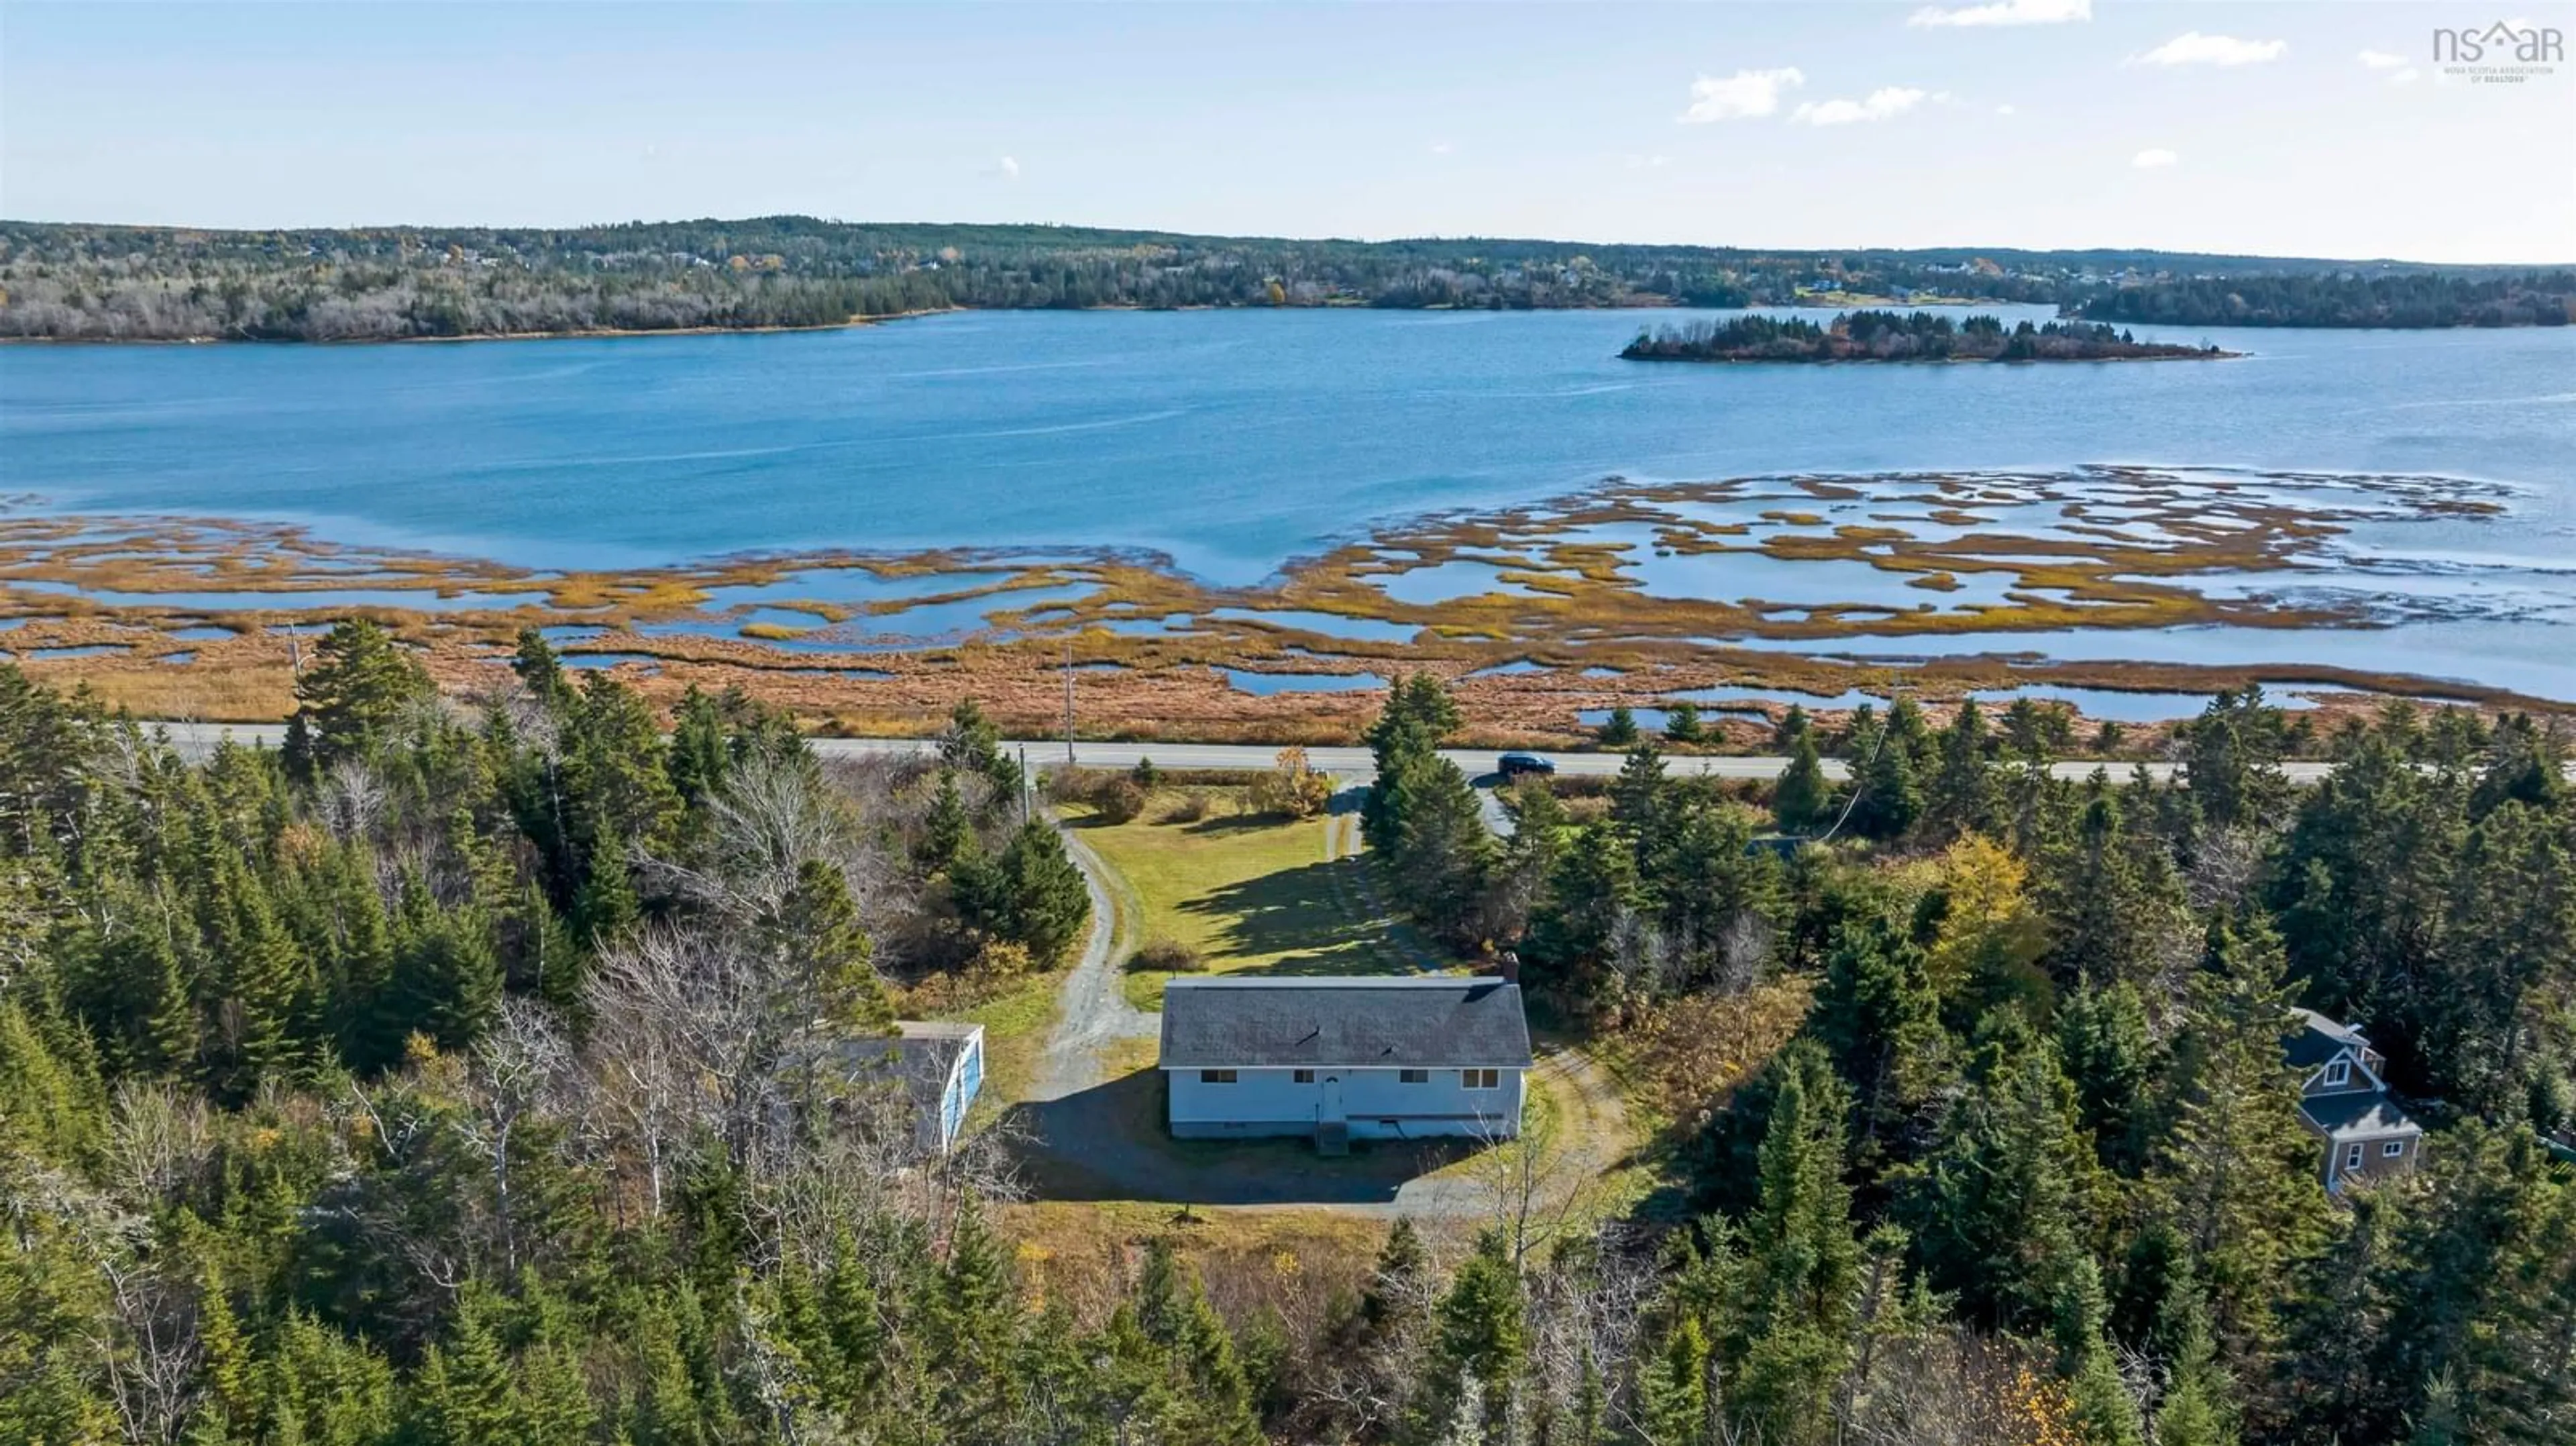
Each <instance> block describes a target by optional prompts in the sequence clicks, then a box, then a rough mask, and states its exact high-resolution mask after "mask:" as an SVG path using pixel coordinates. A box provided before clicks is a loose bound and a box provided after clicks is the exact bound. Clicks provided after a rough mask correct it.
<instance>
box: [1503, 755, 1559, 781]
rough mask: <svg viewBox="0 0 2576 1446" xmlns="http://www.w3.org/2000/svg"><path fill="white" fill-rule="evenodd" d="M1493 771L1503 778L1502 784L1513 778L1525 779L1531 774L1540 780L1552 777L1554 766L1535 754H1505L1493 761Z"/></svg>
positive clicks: (1554, 770)
mask: <svg viewBox="0 0 2576 1446" xmlns="http://www.w3.org/2000/svg"><path fill="white" fill-rule="evenodd" d="M1494 771H1495V772H1496V773H1499V774H1501V775H1502V776H1503V781H1504V782H1506V783H1509V782H1510V781H1512V780H1513V779H1515V778H1525V777H1527V776H1528V775H1530V774H1533V773H1535V774H1537V775H1538V776H1539V777H1541V778H1547V777H1550V776H1553V775H1554V774H1555V772H1556V765H1555V764H1553V763H1550V762H1548V761H1547V760H1546V759H1544V758H1541V757H1539V756H1538V755H1537V754H1535V753H1506V754H1504V755H1503V756H1502V757H1500V758H1498V759H1496V760H1494Z"/></svg>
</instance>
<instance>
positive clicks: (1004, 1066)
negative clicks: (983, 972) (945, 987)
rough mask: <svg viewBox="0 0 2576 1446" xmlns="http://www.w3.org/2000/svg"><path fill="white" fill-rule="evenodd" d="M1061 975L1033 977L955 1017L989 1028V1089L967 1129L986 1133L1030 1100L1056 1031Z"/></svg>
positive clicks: (986, 1036)
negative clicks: (986, 1127)
mask: <svg viewBox="0 0 2576 1446" xmlns="http://www.w3.org/2000/svg"><path fill="white" fill-rule="evenodd" d="M1063 983H1064V976H1063V975H1061V974H1033V975H1031V976H1029V977H1028V978H1027V979H1024V980H1021V981H1020V982H1019V983H1018V984H1017V985H1016V986H1015V987H1013V988H1012V989H1010V990H1009V991H1007V992H1005V993H1002V994H998V995H996V996H994V997H993V998H991V999H987V1000H985V1001H983V1002H982V1003H980V1004H977V1005H975V1006H973V1007H972V1008H969V1009H964V1010H960V1011H957V1012H956V1013H955V1014H954V1015H953V1016H950V1017H953V1018H956V1019H959V1020H963V1021H966V1022H969V1023H974V1024H980V1025H982V1026H984V1086H983V1088H982V1089H981V1090H979V1091H978V1092H977V1093H976V1096H975V1106H974V1108H973V1109H972V1110H970V1111H968V1113H967V1128H969V1129H981V1128H983V1127H984V1125H986V1124H987V1123H990V1122H991V1120H992V1119H993V1117H994V1116H996V1115H998V1114H1000V1113H1001V1112H1002V1111H1003V1110H1005V1109H1008V1108H1009V1107H1010V1106H1011V1105H1012V1104H1014V1103H1015V1102H1017V1101H1020V1100H1023V1099H1026V1098H1028V1093H1029V1084H1030V1081H1032V1080H1033V1079H1035V1078H1036V1077H1037V1069H1038V1056H1039V1055H1040V1053H1041V1052H1043V1051H1044V1050H1045V1049H1046V1044H1047V1035H1048V1034H1050V1033H1052V1032H1053V1031H1054V1029H1055V1020H1056V1015H1057V1013H1058V1005H1057V1000H1056V995H1057V992H1058V990H1059V989H1060V988H1061V987H1062V985H1063Z"/></svg>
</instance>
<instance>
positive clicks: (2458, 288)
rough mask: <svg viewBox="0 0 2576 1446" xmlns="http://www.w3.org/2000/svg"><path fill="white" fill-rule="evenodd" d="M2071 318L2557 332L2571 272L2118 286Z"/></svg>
mask: <svg viewBox="0 0 2576 1446" xmlns="http://www.w3.org/2000/svg"><path fill="white" fill-rule="evenodd" d="M2072 310H2073V311H2074V313H2075V314H2076V315H2078V316H2082V317H2086V318H2088V319H2092V320H2097V321H2129V322H2152V323H2157V324H2161V325H2167V326H2388V327H2448V326H2565V325H2566V324H2567V322H2568V319H2569V317H2570V316H2571V315H2576V271H2533V272H2527V273H2522V274H2502V275H2470V276H2460V275H2442V274H2438V273H2432V272H2413V273H2406V274H2400V275H2378V276H2356V275H2350V274H2344V273H2328V274H2324V275H2306V276H2232V277H2194V278H2191V279H2188V280H2166V281H2157V282H2151V283H2148V284H2144V285H2138V286H2123V287H2121V288H2119V289H2117V290H2115V291H2109V292H2105V293H2102V294H2100V295H2097V296H2091V297H2087V298H2085V299H2084V300H2083V301H2082V302H2081V303H2080V304H2078V305H2076V306H2074V307H2073V308H2072Z"/></svg>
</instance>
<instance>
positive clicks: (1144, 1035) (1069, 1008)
mask: <svg viewBox="0 0 2576 1446" xmlns="http://www.w3.org/2000/svg"><path fill="white" fill-rule="evenodd" d="M1064 848H1065V852H1066V854H1068V855H1069V856H1071V858H1072V859H1073V861H1074V863H1075V865H1076V866H1078V867H1079V868H1080V869H1081V870H1082V883H1083V887H1085V888H1087V889H1089V890H1090V891H1091V937H1090V939H1089V940H1087V941H1085V943H1084V944H1083V946H1082V958H1081V959H1080V960H1079V961H1077V962H1076V963H1075V964H1074V966H1073V970H1072V972H1071V973H1069V974H1067V975H1065V978H1064V985H1063V993H1062V996H1061V1000H1060V1008H1059V1010H1058V1013H1057V1018H1056V1026H1055V1032H1054V1033H1053V1034H1052V1035H1050V1036H1049V1037H1048V1039H1047V1045H1046V1052H1045V1055H1044V1056H1043V1058H1042V1059H1041V1060H1040V1062H1039V1065H1038V1077H1037V1083H1036V1084H1035V1085H1034V1086H1033V1087H1032V1089H1031V1094H1032V1096H1033V1097H1034V1098H1036V1099H1040V1100H1060V1099H1063V1098H1065V1097H1066V1096H1068V1095H1073V1094H1078V1093H1080V1092H1081V1091H1083V1090H1087V1089H1091V1088H1094V1087H1096V1086H1098V1085H1099V1084H1101V1083H1102V1082H1103V1079H1104V1077H1105V1074H1106V1070H1105V1067H1104V1060H1103V1058H1102V1056H1104V1055H1105V1054H1106V1053H1107V1052H1108V1051H1109V1050H1110V1049H1112V1048H1114V1047H1115V1046H1116V1045H1117V1044H1118V1043H1119V1042H1120V1041H1122V1040H1129V1039H1151V1038H1153V1037H1154V1035H1155V1034H1156V1033H1158V1032H1159V1031H1160V1030H1161V1029H1162V1023H1163V1021H1162V1018H1161V1016H1159V1015H1154V1014H1148V1013H1146V1012H1145V1011H1143V1010H1141V1009H1138V1008H1137V1007H1136V1006H1135V1005H1133V1004H1130V1003H1128V1002H1127V991H1126V989H1125V987H1124V985H1123V982H1122V981H1121V980H1120V978H1119V973H1118V971H1119V968H1120V966H1121V964H1123V963H1124V962H1125V960H1126V957H1127V954H1128V951H1129V950H1130V948H1131V947H1132V946H1133V943H1134V941H1133V940H1132V939H1130V938H1128V930H1129V929H1130V928H1131V927H1132V922H1131V921H1133V920H1134V919H1136V918H1137V917H1138V914H1139V910H1138V907H1137V901H1136V900H1135V898H1134V897H1133V895H1132V893H1130V892H1129V891H1128V890H1127V885H1126V881H1125V880H1123V879H1120V878H1119V877H1118V875H1117V873H1116V872H1115V871H1114V870H1112V869H1110V868H1109V866H1108V865H1107V864H1105V863H1103V862H1101V859H1100V856H1099V855H1098V854H1096V853H1093V852H1092V851H1091V845H1089V844H1088V843H1085V842H1083V840H1082V836H1081V835H1080V834H1078V833H1076V832H1074V831H1073V830H1071V829H1067V830H1065V831H1064ZM1116 895H1125V897H1123V898H1120V897H1115V896H1116Z"/></svg>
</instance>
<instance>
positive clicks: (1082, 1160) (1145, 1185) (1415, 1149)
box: [1001, 1069, 1479, 1208]
mask: <svg viewBox="0 0 2576 1446" xmlns="http://www.w3.org/2000/svg"><path fill="white" fill-rule="evenodd" d="M1001 1128H1002V1129H1003V1130H1005V1131H1006V1132H1007V1133H1006V1138H1010V1139H1014V1140H1016V1141H1019V1142H1020V1143H1019V1144H1018V1145H1017V1146H1016V1149H1015V1161H1014V1163H1016V1164H1017V1166H1018V1167H1019V1173H1020V1177H1021V1179H1022V1180H1023V1181H1024V1182H1025V1183H1026V1184H1027V1185H1028V1187H1029V1193H1030V1194H1031V1195H1033V1196H1035V1197H1036V1198H1038V1199H1041V1200H1144V1201H1153V1202H1157V1203H1164V1204H1173V1205H1340V1206H1358V1207H1368V1206H1382V1207H1389V1208H1391V1207H1393V1206H1394V1205H1395V1204H1396V1194H1397V1191H1399V1190H1401V1189H1402V1188H1403V1187H1404V1186H1405V1185H1407V1184H1410V1183H1412V1182H1414V1181H1416V1180H1421V1179H1422V1178H1423V1177H1425V1176H1428V1175H1431V1174H1434V1173H1436V1172H1437V1171H1439V1170H1441V1169H1442V1168H1443V1167H1445V1166H1447V1165H1450V1164H1452V1163H1454V1162H1456V1161H1458V1160H1459V1159H1462V1158H1464V1157H1465V1156H1467V1155H1470V1154H1473V1153H1474V1152H1475V1151H1476V1150H1477V1149H1478V1148H1479V1147H1478V1145H1477V1144H1476V1142H1475V1141H1472V1140H1458V1139H1450V1140H1439V1141H1430V1140H1426V1141H1420V1142H1393V1141H1377V1142H1360V1143H1355V1144H1354V1146H1353V1148H1352V1152H1351V1154H1350V1155H1349V1156H1348V1157H1346V1158H1343V1159H1332V1160H1328V1159H1324V1158H1322V1157H1320V1156H1318V1155H1317V1154H1316V1153H1315V1147H1314V1145H1313V1144H1312V1143H1310V1142H1308V1141H1306V1140H1303V1139H1253V1140H1176V1139H1174V1138H1172V1136H1171V1133H1170V1131H1169V1130H1167V1129H1166V1128H1165V1127H1164V1123H1163V1081H1162V1075H1161V1072H1160V1071H1157V1070H1152V1069H1142V1070H1138V1071H1136V1072H1134V1073H1133V1074H1128V1075H1125V1076H1122V1077H1120V1078H1117V1079H1113V1080H1110V1081H1109V1082H1107V1083H1105V1084H1101V1085H1096V1086H1094V1087H1092V1088H1090V1089H1087V1090H1082V1091H1080V1092H1078V1093H1075V1094H1071V1095H1067V1096H1065V1097H1064V1098H1062V1099H1056V1100H1029V1101H1024V1102H1022V1103H1019V1104H1015V1105H1013V1106H1011V1107H1010V1108H1009V1109H1008V1110H1006V1111H1005V1112H1004V1113H1003V1115H1002V1121H1001ZM1443 1183H1445V1182H1443ZM1460 1183H1462V1184H1463V1183H1464V1182H1460Z"/></svg>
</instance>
